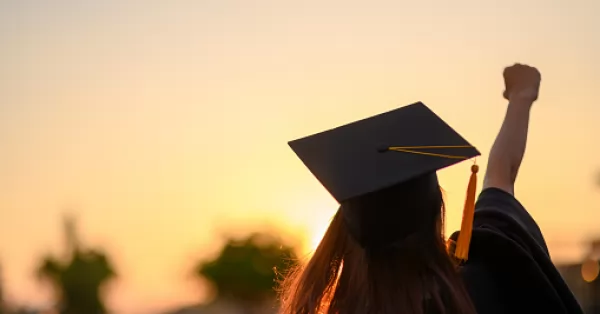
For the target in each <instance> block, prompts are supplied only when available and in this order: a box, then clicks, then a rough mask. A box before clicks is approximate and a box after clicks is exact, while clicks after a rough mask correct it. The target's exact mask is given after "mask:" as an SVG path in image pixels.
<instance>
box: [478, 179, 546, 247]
mask: <svg viewBox="0 0 600 314" xmlns="http://www.w3.org/2000/svg"><path fill="white" fill-rule="evenodd" d="M473 228H474V229H486V230H489V231H493V232H495V233H497V234H498V235H501V236H504V237H507V238H510V239H512V240H513V241H516V242H517V243H519V244H521V245H526V246H527V245H535V246H538V247H539V248H541V249H542V250H543V251H544V252H545V253H546V254H549V253H548V247H547V245H546V241H545V239H544V236H543V235H542V231H541V230H540V228H539V226H538V224H537V222H536V221H535V219H534V218H533V217H532V216H531V215H530V214H529V212H528V211H527V209H525V207H524V206H523V204H521V202H519V200H517V199H516V198H515V197H514V195H512V194H511V193H508V192H506V191H504V190H501V189H498V188H487V189H484V190H483V191H482V192H481V194H480V195H479V198H478V199H477V203H476V204H475V217H474V219H473ZM530 240H533V242H532V241H530Z"/></svg>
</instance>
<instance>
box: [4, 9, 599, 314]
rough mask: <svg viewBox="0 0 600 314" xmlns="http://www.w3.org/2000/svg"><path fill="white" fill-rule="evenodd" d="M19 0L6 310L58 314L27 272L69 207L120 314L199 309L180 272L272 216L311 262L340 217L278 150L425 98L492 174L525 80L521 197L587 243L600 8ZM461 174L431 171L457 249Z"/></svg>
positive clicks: (8, 61) (554, 230)
mask: <svg viewBox="0 0 600 314" xmlns="http://www.w3.org/2000/svg"><path fill="white" fill-rule="evenodd" d="M510 1H512V2H514V3H516V2H517V1H516V0H509V2H510ZM21 2H22V1H21ZM21 2H19V1H16V2H15V1H0V29H2V30H4V29H6V30H8V31H4V32H2V31H0V42H2V43H3V45H2V57H1V58H0V69H2V71H0V82H1V84H0V264H2V269H3V274H2V275H3V278H4V284H5V287H6V289H7V290H8V291H7V294H8V295H9V296H11V298H14V301H16V302H22V303H30V302H32V303H35V304H44V303H45V304H49V303H50V301H49V298H47V297H45V295H46V294H45V293H44V291H43V290H42V288H41V286H40V285H39V283H38V282H37V281H36V280H35V278H33V276H32V272H33V270H34V269H35V267H36V266H37V265H36V263H37V259H36V258H37V257H39V256H40V255H43V254H44V253H46V252H55V253H57V254H59V253H60V252H62V251H61V249H62V243H61V234H60V225H59V223H60V217H61V215H62V213H63V210H64V209H65V206H70V207H69V209H72V210H73V211H75V212H76V213H77V216H78V217H80V222H81V226H80V229H81V233H82V235H83V236H84V237H85V239H84V240H85V241H86V242H87V243H90V244H92V245H99V246H101V247H103V248H105V249H106V250H107V251H108V252H109V253H110V254H111V256H112V257H113V259H114V261H115V264H116V266H117V271H118V273H119V274H120V276H119V282H118V283H117V284H116V285H115V289H114V290H111V293H110V307H111V309H113V310H114V311H115V312H119V313H134V314H136V313H154V312H159V309H160V310H162V309H165V310H166V309H167V308H168V307H174V306H176V305H179V304H182V303H191V302H195V301H200V297H199V293H197V291H194V290H193V289H190V288H189V286H188V284H187V280H188V277H187V276H188V273H189V268H190V267H191V265H194V263H195V262H197V261H198V260H199V259H200V258H203V257H206V256H208V255H209V253H210V252H214V251H215V250H216V249H218V248H217V247H216V246H217V245H218V244H219V243H220V242H219V241H216V240H215V239H216V238H218V235H219V232H220V231H221V229H223V228H231V229H233V228H234V227H232V226H235V229H236V230H237V229H240V228H243V227H246V228H243V229H248V230H249V231H255V230H251V229H250V227H249V222H252V224H253V225H255V226H256V225H260V222H261V221H263V220H266V219H269V220H270V221H272V223H273V224H276V225H277V226H280V225H281V226H284V228H285V229H286V230H287V231H289V230H292V229H302V230H305V232H302V233H303V236H304V237H305V238H303V240H305V244H304V246H305V247H304V248H303V249H304V250H306V251H308V250H314V248H315V247H316V246H317V245H318V243H319V241H320V240H321V237H322V236H323V234H324V232H325V230H326V229H327V226H328V224H329V222H330V218H331V216H332V215H333V213H334V212H335V210H336V209H337V204H336V203H335V202H334V201H333V200H332V199H331V197H330V196H329V195H328V194H327V192H326V191H325V190H324V189H323V187H322V186H321V185H320V184H319V183H318V181H317V180H315V178H314V177H313V176H312V175H311V174H310V173H309V171H308V170H307V169H306V167H305V166H304V165H302V163H301V162H300V161H299V160H298V158H297V157H296V156H295V155H294V154H293V152H291V150H290V149H289V147H288V146H287V145H286V142H287V141H289V140H292V139H295V138H299V137H301V136H305V135H308V134H312V133H314V132H319V131H323V130H325V129H328V128H331V127H334V126H336V125H340V124H343V123H347V122H350V121H353V120H357V119H361V118H364V117H367V116H369V115H373V114H377V113H381V112H384V111H387V110H391V109H394V108H396V107H397V106H400V105H404V104H408V103H411V102H414V101H418V100H421V101H423V102H425V103H426V104H427V105H429V106H430V107H431V108H432V109H433V110H434V111H436V112H437V113H438V114H439V115H440V116H442V117H443V118H444V119H445V120H446V121H447V122H448V123H449V124H451V125H452V126H455V128H456V130H457V131H458V132H460V133H461V134H463V135H464V136H465V137H466V138H467V139H468V140H469V142H470V143H471V144H473V145H475V146H477V148H479V150H480V151H481V152H482V154H483V156H482V157H481V158H479V159H478V164H479V165H481V166H482V170H481V172H482V173H484V171H485V169H483V168H484V167H485V164H486V156H487V152H488V151H489V148H490V146H491V144H492V142H493V139H494V136H495V134H496V132H497V131H498V129H499V126H500V123H501V121H502V117H503V114H504V112H505V109H506V103H505V101H504V100H503V99H502V98H501V97H500V95H501V93H502V89H503V86H502V76H501V75H502V67H503V66H505V65H507V64H510V63H512V62H515V61H520V62H529V63H532V64H533V65H535V66H538V67H539V68H540V69H541V71H542V75H544V81H543V86H542V94H541V97H540V101H539V102H538V103H537V104H536V107H535V108H534V111H533V114H532V119H533V120H532V125H531V133H530V137H529V139H530V143H529V146H528V150H527V156H526V158H525V160H524V162H523V167H522V171H521V173H520V174H519V182H518V186H517V190H518V196H519V200H520V201H522V202H523V204H524V205H525V206H526V207H527V209H528V211H529V212H530V213H531V214H532V215H533V216H534V217H535V218H536V219H537V221H538V223H539V224H540V227H541V228H542V230H543V231H544V235H545V236H546V237H548V238H564V237H565V236H567V237H569V238H577V237H579V236H580V235H582V234H585V233H590V232H594V231H595V230H596V229H597V225H596V223H594V222H595V221H597V220H598V218H600V214H599V213H600V211H599V210H596V209H598V208H591V207H590V206H592V207H593V206H596V207H598V206H597V205H594V204H598V192H597V190H596V189H595V188H594V171H595V170H597V169H598V168H600V164H599V161H598V158H597V156H598V155H600V146H598V145H593V144H594V143H596V142H597V139H596V136H595V135H596V134H600V124H599V123H598V121H599V118H598V117H599V116H600V107H598V106H597V105H596V104H597V100H598V96H597V91H596V90H597V88H596V85H597V82H599V81H600V63H598V62H596V58H595V56H597V55H600V36H597V30H598V29H600V19H598V18H597V17H596V16H595V15H594V13H595V12H598V10H599V9H600V2H598V1H584V2H585V4H583V2H582V5H578V6H573V5H569V4H568V3H567V2H560V1H542V0H531V1H521V2H522V3H521V2H519V6H520V7H519V8H520V10H519V11H518V12H513V11H511V10H504V9H498V8H497V6H496V5H494V3H490V2H486V1H478V0H465V1H461V2H460V4H456V3H455V2H449V1H438V3H435V4H433V5H432V4H431V3H429V2H419V1H412V2H406V1H383V2H379V3H378V4H377V5H373V4H372V3H370V2H367V1H363V2H360V1H354V2H353V1H338V0H332V1H278V0H265V1H260V3H261V4H260V5H257V4H256V3H255V2H253V1H242V0H221V1H187V2H185V3H184V2H179V1H178V2H177V5H173V2H172V1H171V2H169V1H149V2H147V1H118V0H105V1H97V2H92V1H89V5H88V2H86V5H74V6H73V5H68V4H64V3H62V2H61V4H56V3H55V2H51V1H46V2H43V1H40V3H38V4H37V5H35V6H28V5H21V4H16V3H21ZM44 3H45V4H44ZM65 3H66V2H65ZM150 3H151V4H150ZM325 3H326V4H325ZM507 7H510V5H509V6H507ZM315 12H317V13H318V14H315ZM532 12H535V14H532ZM407 25H411V27H407ZM524 30H526V31H524ZM564 143H568V144H565V145H567V146H568V147H569V148H573V147H575V148H577V149H575V150H573V149H564V150H560V149H557V145H559V144H564ZM550 152H551V153H550ZM469 167H470V163H463V164H461V165H458V166H456V167H451V168H448V169H445V170H443V171H442V172H441V173H440V182H441V184H442V185H443V187H444V188H445V189H446V191H447V193H446V196H447V200H448V204H447V205H448V207H447V208H448V211H447V216H448V220H447V232H448V234H451V233H452V232H453V231H454V230H457V229H458V228H459V227H460V221H461V211H462V208H463V204H464V200H465V190H466V187H467V182H468V177H469V174H470V171H469ZM548 173H551V174H552V175H551V176H549V175H548ZM482 177H483V176H482ZM480 181H481V180H480ZM565 182H569V183H570V184H565ZM71 204H74V205H71ZM565 208H569V215H565V214H564V209H565ZM596 215H598V217H596ZM218 222H226V224H219V225H218V224H217V223H218ZM288 226H289V228H288ZM252 229H256V228H252ZM243 231H244V230H243ZM304 233H305V234H304ZM297 234H300V232H298V233H297ZM157 235H158V236H157ZM294 235H296V233H295V234H294ZM549 245H550V246H551V247H552V243H551V242H550V243H549ZM551 249H552V248H551ZM571 256H579V255H577V254H572V255H571ZM195 283H196V282H192V283H191V285H192V286H193V285H194V284H195Z"/></svg>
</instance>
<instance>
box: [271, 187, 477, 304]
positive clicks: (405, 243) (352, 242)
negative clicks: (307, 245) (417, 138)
mask: <svg viewBox="0 0 600 314" xmlns="http://www.w3.org/2000/svg"><path fill="white" fill-rule="evenodd" d="M430 181H431V180H430ZM429 183H431V182H429ZM435 183H436V184H437V177H435ZM410 186H411V187H412V186H414V184H412V185H410ZM394 190H395V191H394V192H393V193H389V191H388V192H386V193H387V194H388V195H392V196H393V197H396V201H398V199H397V198H398V197H400V198H402V199H404V200H407V196H408V195H410V193H412V195H415V197H416V198H420V199H423V195H422V193H421V194H419V193H417V194H414V192H415V191H410V189H407V186H404V187H400V188H396V189H394ZM399 191H403V192H407V193H409V194H406V193H400V194H399ZM422 191H423V190H422ZM430 191H431V189H430ZM384 194H385V193H384ZM393 197H392V198H393ZM371 198H372V199H373V200H375V203H377V204H376V205H377V206H378V207H381V206H384V205H385V204H386V203H387V204H388V205H389V204H390V203H389V202H390V201H392V199H391V198H389V197H388V198H386V197H385V195H383V196H382V194H381V193H379V195H377V196H375V195H373V196H372V197H371ZM428 199H429V200H430V202H429V205H425V206H426V207H430V208H433V207H432V206H437V207H436V208H435V210H430V211H433V214H431V215H430V214H427V208H424V209H422V211H421V213H422V215H421V216H419V217H420V218H419V219H420V221H419V224H418V228H414V230H411V232H410V233H409V234H403V233H400V234H401V235H400V236H396V237H390V235H391V234H392V232H393V230H394V229H395V230H399V228H398V227H399V225H394V223H393V222H390V221H392V220H394V219H393V218H394V217H393V216H394V215H396V216H398V215H402V213H405V212H406V211H404V210H403V209H402V208H397V207H398V205H397V204H399V203H398V202H395V204H396V205H395V207H396V208H395V211H385V212H389V213H390V214H389V215H391V216H389V217H381V214H382V212H383V211H382V210H380V209H381V208H376V209H377V211H376V210H375V208H367V206H366V205H374V204H375V203H373V202H369V201H365V198H362V200H361V202H356V201H352V202H348V203H344V204H342V207H341V208H340V210H338V212H337V213H336V214H335V216H334V217H333V220H332V221H331V224H330V226H329V228H328V229H327V232H326V233H325V235H324V237H323V239H322V240H321V242H320V244H319V246H318V247H317V249H316V251H315V252H314V254H313V256H312V257H311V259H310V260H309V261H308V263H306V264H305V265H298V266H297V267H296V268H295V269H293V270H292V271H291V272H290V273H289V274H288V275H287V278H285V280H284V281H283V282H282V286H281V291H280V295H281V300H280V301H281V311H280V313H282V314H322V313H335V314H354V313H356V314H359V313H360V314H391V313H394V314H395V313H402V314H425V313H427V314H431V313H436V314H444V313H452V314H472V313H473V314H474V313H475V310H474V308H473V305H472V303H471V301H470V298H469V296H468V293H467V291H466V289H465V287H464V285H463V283H462V280H461V278H460V276H459V274H458V272H457V269H456V266H455V264H454V263H453V261H452V260H451V258H450V256H449V255H448V254H447V252H446V246H445V241H444V238H443V229H444V227H443V224H444V217H445V208H444V204H443V197H442V193H441V190H440V188H439V186H437V193H435V194H434V195H431V194H430V195H429V196H428ZM400 204H403V207H404V206H405V205H406V206H414V205H416V204H420V205H423V204H424V203H423V202H421V203H415V202H411V201H407V202H402V203H400ZM407 204H408V205H407ZM411 204H412V205H411ZM412 209H413V208H411V210H412ZM357 211H358V212H359V214H358V215H359V216H348V215H347V214H346V213H348V212H352V213H354V214H353V215H357V214H356V213H357ZM374 212H375V213H376V214H374ZM409 212H410V211H409ZM412 212H414V211H412ZM369 213H371V214H370V216H369ZM399 213H400V214H399ZM373 216H377V217H379V218H378V219H369V217H371V218H372V217H373ZM422 217H429V218H422ZM396 218H398V217H396ZM414 218H415V217H411V219H410V220H413V221H412V223H413V224H416V223H415V221H414ZM419 219H417V220H419ZM357 220H358V221H360V223H359V224H356V223H355V222H356V221H357ZM376 221H378V223H375V222H376ZM395 221H396V224H404V225H408V224H410V221H409V222H408V223H407V219H395ZM365 223H366V224H367V227H368V228H369V229H366V228H365ZM357 226H359V227H357ZM376 230H378V232H375V231H376ZM408 230H410V228H409V229H408ZM396 233H398V231H396ZM370 234H376V235H377V234H378V235H380V237H371V239H369V236H367V235H370ZM382 237H387V238H388V239H390V238H391V240H390V241H387V242H386V241H382V239H383V238H382ZM373 239H375V240H376V241H378V243H380V244H381V243H383V244H384V245H379V246H377V245H375V246H373V245H370V243H372V242H369V241H370V240H373Z"/></svg>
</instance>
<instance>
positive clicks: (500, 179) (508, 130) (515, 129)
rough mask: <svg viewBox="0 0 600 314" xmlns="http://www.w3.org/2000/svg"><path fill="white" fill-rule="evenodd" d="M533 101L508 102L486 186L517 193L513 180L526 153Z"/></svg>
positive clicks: (490, 163)
mask: <svg viewBox="0 0 600 314" xmlns="http://www.w3.org/2000/svg"><path fill="white" fill-rule="evenodd" d="M530 110H531V101H528V100H513V101H511V102H510V103H509V105H508V109H507V111H506V116H505V118H504V122H503V123H502V127H501V128H500V132H499V133H498V136H497V137H496V140H495V142H494V145H493V146H492V149H491V151H490V157H489V160H488V166H487V170H486V174H485V179H484V183H483V186H484V188H487V187H496V188H500V189H502V190H505V191H506V192H509V193H511V194H514V184H515V180H516V178H517V174H518V172H519V168H520V166H521V161H522V160H523V155H524V154H525V148H526V146H527V133H528V128H529V115H530Z"/></svg>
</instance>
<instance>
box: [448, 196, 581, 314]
mask: <svg viewBox="0 0 600 314" xmlns="http://www.w3.org/2000/svg"><path fill="white" fill-rule="evenodd" d="M473 224H474V225H473V234H472V238H471V246H470V249H469V260H468V261H467V262H466V263H465V264H464V265H462V266H461V267H460V273H461V276H462V277H463V280H464V282H465V285H466V288H467V290H468V291H469V294H470V296H471V299H472V301H473V304H474V305H475V308H476V310H477V313H478V314H496V313H557V314H559V313H569V314H570V313H583V311H582V309H581V307H580V305H579V303H578V302H577V300H576V299H575V297H574V295H573V293H572V292H571V291H570V289H569V288H568V286H567V284H566V283H565V281H564V280H563V278H562V276H561V275H560V273H559V272H558V270H557V269H556V267H555V266H554V264H553V263H552V261H551V260H550V255H549V253H548V247H547V246H546V242H545V240H544V237H543V236H542V232H541V231H540V229H539V227H538V225H537V223H536V222H535V220H534V219H533V218H532V217H531V216H530V215H529V213H528V212H527V210H526V209H525V208H524V207H523V206H522V205H521V203H519V201H517V199H515V198H514V196H512V195H511V194H509V193H507V192H505V191H503V190H500V189H497V188H488V189H485V190H484V191H482V192H481V194H480V195H479V198H478V200H477V203H476V205H475V217H474V221H473ZM457 235H458V232H457V233H455V234H454V235H453V236H452V238H453V239H455V240H456V238H457Z"/></svg>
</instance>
